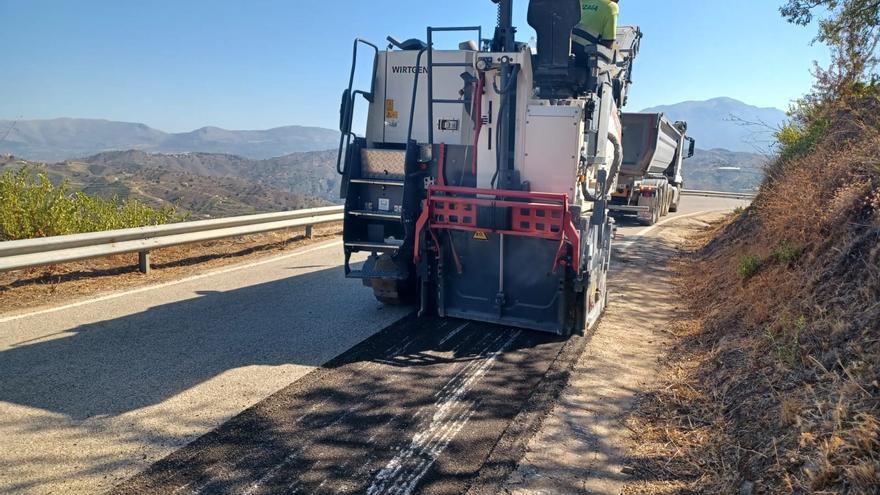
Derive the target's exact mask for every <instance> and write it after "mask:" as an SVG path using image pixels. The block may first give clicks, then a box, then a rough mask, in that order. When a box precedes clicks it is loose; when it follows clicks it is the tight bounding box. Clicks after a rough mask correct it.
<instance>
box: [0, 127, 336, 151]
mask: <svg viewBox="0 0 880 495" xmlns="http://www.w3.org/2000/svg"><path fill="white" fill-rule="evenodd" d="M4 136H5V137H4ZM338 144H339V133H338V132H336V131H333V130H330V129H322V128H319V127H303V126H285V127H277V128H274V129H268V130H260V131H232V130H226V129H220V128H219V127H202V128H201V129H196V130H194V131H191V132H182V133H166V132H163V131H160V130H157V129H153V128H151V127H149V126H147V125H144V124H139V123H130V122H113V121H109V120H96V119H69V118H62V119H51V120H18V121H10V120H0V154H4V153H5V154H12V155H15V156H20V157H24V158H27V159H31V160H37V161H61V160H69V159H73V158H80V157H83V156H88V155H93V154H96V153H100V152H103V151H112V150H131V149H134V150H142V151H149V152H156V153H184V152H191V151H200V152H206V153H227V154H234V155H241V156H246V157H249V158H254V159H262V158H270V157H273V156H281V155H286V154H289V153H294V152H300V151H318V150H326V149H331V148H335V147H336V146H338Z"/></svg>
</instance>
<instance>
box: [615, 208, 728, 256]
mask: <svg viewBox="0 0 880 495" xmlns="http://www.w3.org/2000/svg"><path fill="white" fill-rule="evenodd" d="M725 211H730V210H729V209H727V208H725V209H723V210H704V211H697V212H694V213H688V214H686V215H676V216H674V217H669V218H666V219H663V220H661V221H659V222H657V223H655V224H654V225H652V226H650V227H647V228H644V229H642V230H640V231H638V232H636V233H635V234H633V235H630V236H626V237H629V238H632V237H643V236H646V235H648V234H650V233H651V232H653V231H654V230H656V229H658V228H659V227H662V226H663V225H664V224H667V223H669V222H672V221H674V220H682V219H685V218H690V217H696V216H699V215H705V214H707V213H721V212H725ZM635 242H636V241H623V242H618V243H616V244H615V245H614V246H615V247H617V248H623V249H626V248H628V247H630V246H632V245H633V243H635Z"/></svg>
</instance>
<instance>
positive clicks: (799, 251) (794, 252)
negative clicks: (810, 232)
mask: <svg viewBox="0 0 880 495" xmlns="http://www.w3.org/2000/svg"><path fill="white" fill-rule="evenodd" d="M803 254H804V249H803V248H801V247H796V246H792V245H791V244H789V243H787V242H783V243H782V244H780V245H779V247H777V248H776V249H775V250H774V251H773V259H774V260H776V262H777V263H779V264H782V265H786V266H791V265H793V264H795V263H797V261H798V260H799V259H801V255H803Z"/></svg>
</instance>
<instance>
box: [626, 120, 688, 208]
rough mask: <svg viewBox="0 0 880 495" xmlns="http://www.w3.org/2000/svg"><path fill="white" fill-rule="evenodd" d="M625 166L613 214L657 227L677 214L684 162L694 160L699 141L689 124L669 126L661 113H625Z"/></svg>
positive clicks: (672, 124) (671, 123) (679, 123)
mask: <svg viewBox="0 0 880 495" xmlns="http://www.w3.org/2000/svg"><path fill="white" fill-rule="evenodd" d="M620 120H621V123H622V124H623V165H622V166H621V168H620V175H619V177H618V180H617V189H616V190H615V191H614V192H613V193H612V197H611V205H610V210H611V212H612V214H614V215H617V216H621V215H635V216H636V217H637V218H638V219H639V220H640V221H641V222H642V223H644V224H646V225H654V224H655V223H657V221H658V220H660V218H661V217H664V216H666V215H668V214H669V213H670V212H673V213H674V212H676V211H678V205H679V203H680V202H681V192H682V189H683V188H684V178H683V177H682V162H683V161H684V160H685V159H687V158H690V157H692V156H694V146H695V144H696V141H694V139H693V138H691V137H688V136H687V135H686V134H685V133H686V132H687V123H686V122H675V123H673V122H670V121H669V119H667V118H666V116H665V115H663V114H662V113H623V114H621V116H620Z"/></svg>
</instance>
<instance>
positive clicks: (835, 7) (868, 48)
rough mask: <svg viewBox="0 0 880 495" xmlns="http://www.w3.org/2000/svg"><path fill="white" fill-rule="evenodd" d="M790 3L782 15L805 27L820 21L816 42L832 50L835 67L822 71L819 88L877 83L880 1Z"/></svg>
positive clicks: (790, 0)
mask: <svg viewBox="0 0 880 495" xmlns="http://www.w3.org/2000/svg"><path fill="white" fill-rule="evenodd" d="M787 1H788V3H786V4H785V5H784V6H782V7H781V8H780V12H781V13H782V16H783V17H784V18H785V19H787V20H788V21H789V22H791V23H793V24H798V25H801V26H807V25H809V24H811V23H812V22H813V21H818V24H819V33H818V34H817V35H816V41H820V42H822V43H827V44H828V45H829V46H830V47H831V50H832V53H833V60H832V64H831V67H830V68H829V69H828V70H826V71H822V70H819V71H818V74H817V76H818V83H819V86H823V85H824V84H823V82H828V81H833V82H834V83H835V84H834V86H836V88H834V89H835V90H837V89H839V88H841V87H851V86H852V85H858V84H860V83H868V84H871V85H873V84H875V83H876V81H877V72H876V68H877V65H878V53H877V52H878V46H880V0H787ZM823 72H824V73H823ZM823 80H824V81H823Z"/></svg>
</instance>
